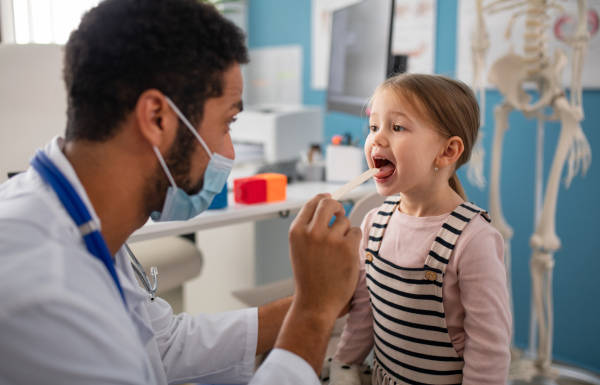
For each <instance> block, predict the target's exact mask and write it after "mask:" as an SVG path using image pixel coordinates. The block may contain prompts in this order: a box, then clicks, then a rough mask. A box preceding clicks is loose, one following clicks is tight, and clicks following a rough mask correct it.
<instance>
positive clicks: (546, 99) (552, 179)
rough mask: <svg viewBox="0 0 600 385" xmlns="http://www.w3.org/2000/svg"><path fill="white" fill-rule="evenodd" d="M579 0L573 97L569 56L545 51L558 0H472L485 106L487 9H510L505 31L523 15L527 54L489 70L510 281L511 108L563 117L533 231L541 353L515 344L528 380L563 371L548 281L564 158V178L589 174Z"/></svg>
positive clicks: (556, 242) (581, 1) (496, 196)
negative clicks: (532, 354) (504, 166)
mask: <svg viewBox="0 0 600 385" xmlns="http://www.w3.org/2000/svg"><path fill="white" fill-rule="evenodd" d="M576 1H577V6H578V15H577V19H578V20H577V24H576V28H575V31H574V33H573V35H572V36H571V37H569V38H568V39H566V40H565V42H566V43H567V44H569V45H570V46H571V47H572V49H573V51H572V57H571V66H572V74H573V76H572V79H571V92H570V100H568V99H567V97H566V95H565V91H564V89H563V88H562V86H561V75H562V71H563V69H564V68H565V66H566V64H567V61H568V59H567V56H566V55H565V53H563V51H561V50H560V49H557V50H555V52H554V54H553V57H552V58H551V57H550V55H549V53H548V52H547V51H548V49H547V42H548V36H547V33H548V21H549V18H550V16H549V13H550V12H551V11H555V10H559V11H563V12H564V10H563V9H562V7H561V5H560V4H559V2H558V0H475V2H476V6H477V19H476V26H475V31H474V34H473V39H472V43H471V48H472V52H473V66H474V79H473V87H474V88H475V89H476V91H478V94H479V98H480V103H481V104H482V111H485V106H484V103H485V99H484V96H485V89H484V85H485V81H484V78H483V74H484V63H485V55H486V52H487V50H488V48H489V45H490V43H489V40H488V35H487V31H486V25H485V16H486V15H492V14H494V13H498V12H503V11H510V12H513V15H512V17H511V19H510V21H509V23H508V26H507V29H506V35H507V37H510V34H511V32H512V28H513V25H514V22H515V20H516V19H518V18H519V17H521V16H523V17H524V18H525V35H524V53H523V55H519V54H516V53H514V52H512V51H513V50H511V52H508V53H507V54H506V55H504V56H502V57H501V58H499V59H498V60H497V61H496V62H495V63H494V64H493V65H492V66H491V68H490V71H489V75H488V79H489V81H490V82H491V83H493V84H494V85H496V86H497V87H498V89H499V91H500V93H501V94H502V95H503V97H504V100H503V101H502V103H501V104H499V105H498V106H496V108H495V110H494V115H495V131H494V139H493V147H492V167H491V181H490V215H491V217H492V221H493V222H492V223H493V225H494V227H496V228H497V229H498V231H499V232H500V233H501V234H502V236H503V237H504V241H505V250H506V254H505V261H506V267H507V276H508V284H509V288H510V285H511V280H510V262H511V261H510V243H511V239H512V236H513V229H512V228H511V227H510V226H509V224H508V223H507V222H506V220H505V219H504V216H503V214H502V207H501V201H500V169H501V163H502V145H503V139H504V134H505V133H506V131H507V130H508V128H509V126H508V115H509V114H510V112H512V111H513V110H516V111H520V112H521V113H522V114H524V115H525V116H526V117H537V118H538V119H540V121H543V120H559V121H560V123H561V128H560V136H559V139H558V144H557V147H556V151H555V154H554V160H553V162H552V168H551V170H550V174H549V178H548V181H547V185H546V190H545V194H544V198H543V201H542V209H541V213H540V215H539V219H538V221H537V224H536V228H535V232H534V233H533V235H532V236H531V239H530V245H531V248H532V256H531V261H530V263H531V277H532V287H533V289H532V290H533V292H532V297H533V306H534V309H535V314H536V316H537V319H538V329H539V335H538V336H539V339H538V346H537V348H538V349H537V357H536V358H535V360H534V361H527V360H524V359H521V358H520V357H518V355H517V351H516V350H514V353H515V354H513V362H512V363H511V372H510V374H509V378H510V379H521V380H527V381H530V380H531V379H532V378H533V376H535V375H538V376H543V377H546V378H556V377H557V376H558V372H557V371H556V370H554V369H553V368H552V366H551V352H552V335H553V308H552V290H551V289H552V271H553V267H554V257H553V255H554V253H555V252H556V251H557V250H558V249H559V248H560V239H559V238H558V236H557V234H556V230H555V224H556V223H555V222H556V205H557V199H558V190H559V187H560V177H561V174H562V171H563V167H564V166H565V164H567V176H566V178H565V184H566V186H567V188H568V186H569V184H570V183H571V180H572V179H573V178H574V177H575V176H576V175H577V173H578V172H579V170H580V169H581V170H582V172H583V173H584V174H585V172H586V171H587V168H588V167H589V165H590V163H591V150H590V146H589V144H588V141H587V139H586V137H585V134H584V132H583V130H582V128H581V125H580V122H581V121H582V120H583V109H582V86H581V77H582V72H583V65H584V61H585V56H586V52H587V46H588V41H589V33H588V30H587V8H586V5H587V4H586V0H576ZM526 82H527V84H528V85H529V84H533V85H534V87H535V89H536V90H537V92H538V94H539V97H538V99H537V100H536V101H535V102H530V100H531V97H530V95H529V94H528V93H527V92H525V90H524V83H526ZM548 110H550V111H551V113H550V114H549V115H548V114H545V111H548ZM482 121H483V119H482ZM480 181H481V179H480Z"/></svg>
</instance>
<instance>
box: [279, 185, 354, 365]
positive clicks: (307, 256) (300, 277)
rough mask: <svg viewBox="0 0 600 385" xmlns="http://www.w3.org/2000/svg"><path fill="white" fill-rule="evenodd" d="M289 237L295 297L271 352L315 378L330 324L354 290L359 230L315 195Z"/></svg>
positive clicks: (333, 203)
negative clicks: (297, 361) (284, 354)
mask: <svg viewBox="0 0 600 385" xmlns="http://www.w3.org/2000/svg"><path fill="white" fill-rule="evenodd" d="M334 215H335V217H336V219H335V221H334V222H333V224H332V225H331V226H329V223H330V221H331V219H332V217H333V216H334ZM289 237H290V258H291V262H292V268H293V271H294V277H295V281H296V292H295V295H294V299H293V302H292V306H291V308H290V311H289V312H288V314H287V316H286V319H285V322H284V325H283V328H282V330H281V333H280V334H279V338H278V340H277V343H276V345H275V347H278V348H282V349H286V350H289V351H291V352H293V353H296V354H298V355H299V356H300V357H302V358H304V359H305V360H306V361H307V362H308V363H309V364H310V365H312V367H313V368H314V369H315V371H316V372H317V373H319V371H320V369H321V365H322V363H323V359H324V357H325V349H326V347H327V342H328V341H329V336H330V334H331V330H332V328H333V324H334V322H335V320H336V318H337V317H338V315H339V314H340V313H341V312H342V310H343V309H344V307H345V306H347V304H348V302H349V301H350V298H351V297H352V294H353V293H354V289H355V288H356V282H357V280H358V247H359V243H360V237H361V231H360V229H358V228H353V227H351V225H350V220H349V219H348V218H346V216H345V214H344V208H343V207H342V205H341V203H339V202H338V201H335V200H333V199H331V198H330V195H329V194H320V195H317V196H316V197H314V198H313V199H311V200H310V201H309V202H308V203H306V205H304V207H303V208H302V210H301V211H300V213H299V214H298V216H297V217H296V220H294V223H292V227H291V229H290V235H289Z"/></svg>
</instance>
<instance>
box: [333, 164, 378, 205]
mask: <svg viewBox="0 0 600 385" xmlns="http://www.w3.org/2000/svg"><path fill="white" fill-rule="evenodd" d="M378 172H379V169H378V168H370V169H368V170H367V171H365V172H363V173H362V174H360V175H359V176H357V177H356V178H354V179H352V180H351V181H350V182H348V183H346V184H345V185H343V186H342V187H340V188H339V189H337V190H335V191H334V192H332V193H331V197H332V198H333V199H335V200H339V199H340V198H341V197H342V196H344V195H345V194H346V193H349V192H350V191H352V190H354V188H355V187H358V186H360V185H361V184H363V183H364V182H366V181H367V180H369V179H371V178H372V177H373V176H374V175H375V174H377V173H378Z"/></svg>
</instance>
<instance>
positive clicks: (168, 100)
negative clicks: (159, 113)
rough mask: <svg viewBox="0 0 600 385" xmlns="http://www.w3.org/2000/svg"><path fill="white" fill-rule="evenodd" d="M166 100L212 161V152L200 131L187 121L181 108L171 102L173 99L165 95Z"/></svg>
mask: <svg viewBox="0 0 600 385" xmlns="http://www.w3.org/2000/svg"><path fill="white" fill-rule="evenodd" d="M165 99H166V100H167V103H169V106H171V108H172V109H173V111H175V113H176V114H177V116H179V119H181V121H182V122H183V123H184V124H185V125H186V126H187V128H189V129H190V131H192V134H194V136H195V137H196V139H198V141H199V142H200V144H201V145H202V147H204V150H205V151H206V153H207V154H208V156H209V157H210V158H211V159H212V158H213V154H212V153H211V152H210V148H208V146H207V145H206V143H205V142H204V139H202V137H201V136H200V134H199V133H198V131H196V130H195V129H194V126H192V123H190V121H189V120H187V118H186V117H185V115H183V114H182V113H181V111H179V108H177V106H176V105H175V103H173V101H172V100H171V98H169V97H168V96H166V95H165Z"/></svg>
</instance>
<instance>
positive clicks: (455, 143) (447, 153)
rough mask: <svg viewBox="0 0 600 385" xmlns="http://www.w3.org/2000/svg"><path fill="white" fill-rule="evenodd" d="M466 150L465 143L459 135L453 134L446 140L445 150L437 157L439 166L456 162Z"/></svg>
mask: <svg viewBox="0 0 600 385" xmlns="http://www.w3.org/2000/svg"><path fill="white" fill-rule="evenodd" d="M464 151H465V145H464V143H463V141H462V139H461V138H460V137H458V136H453V137H451V138H448V139H447V140H446V143H445V146H444V151H443V152H442V153H441V154H440V155H438V157H437V160H436V162H437V165H438V167H446V166H449V165H451V164H454V163H455V162H456V161H457V160H458V158H460V156H461V155H462V153H463V152H464Z"/></svg>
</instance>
